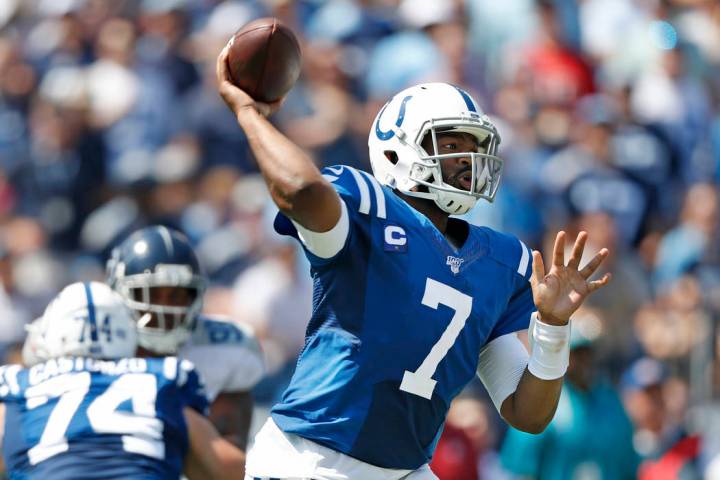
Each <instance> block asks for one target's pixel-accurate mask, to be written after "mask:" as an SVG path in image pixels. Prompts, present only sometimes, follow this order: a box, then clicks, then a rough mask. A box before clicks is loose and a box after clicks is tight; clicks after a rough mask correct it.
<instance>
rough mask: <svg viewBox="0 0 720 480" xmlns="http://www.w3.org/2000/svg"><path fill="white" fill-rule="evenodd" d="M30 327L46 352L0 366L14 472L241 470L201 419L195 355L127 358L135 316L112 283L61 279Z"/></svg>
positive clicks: (196, 474)
mask: <svg viewBox="0 0 720 480" xmlns="http://www.w3.org/2000/svg"><path fill="white" fill-rule="evenodd" d="M33 328H34V329H35V330H36V331H35V332H34V333H35V334H36V335H39V336H41V337H42V339H43V340H42V347H43V349H44V352H43V356H45V357H46V358H47V360H45V361H43V362H41V363H37V364H36V365H34V366H32V367H30V368H23V367H21V366H20V365H8V366H4V367H0V404H2V406H3V408H2V412H3V416H4V423H3V429H2V431H3V432H4V438H3V441H2V445H3V458H4V462H5V465H6V468H7V470H8V472H9V475H10V478H11V479H15V478H17V479H25V478H27V479H34V478H53V479H55V478H57V479H64V478H67V479H120V478H142V479H177V478H179V477H180V474H181V472H182V471H183V470H184V469H185V471H186V472H187V473H189V474H190V476H191V477H193V478H206V477H207V476H208V475H216V476H219V477H223V478H225V477H227V476H228V475H229V474H228V472H231V473H230V475H231V474H233V473H234V474H237V470H238V469H242V467H243V455H242V453H241V452H240V451H238V450H236V449H234V447H232V446H231V445H230V444H229V443H227V442H226V441H224V440H222V439H221V438H220V437H219V435H218V434H217V432H216V431H213V430H212V427H208V425H209V422H208V421H207V420H205V419H203V418H202V415H203V414H204V413H205V412H206V410H207V406H208V403H207V399H206V397H205V392H204V389H203V386H202V384H201V382H200V380H199V377H198V375H197V373H196V372H195V370H194V368H193V366H192V364H191V363H190V362H188V361H179V360H178V359H177V358H175V357H166V358H162V359H160V358H148V359H144V358H134V354H135V350H136V348H137V341H136V340H137V337H136V330H135V323H134V318H133V315H132V313H131V311H130V310H129V309H127V308H126V307H125V305H124V302H123V300H122V298H121V297H120V296H119V295H118V294H116V293H115V292H113V291H112V289H110V287H108V286H106V285H104V284H101V283H96V282H92V283H76V284H72V285H70V286H68V287H66V288H65V289H63V291H62V292H60V294H59V295H58V296H57V297H56V298H55V299H54V300H53V301H52V302H51V303H50V305H49V306H48V308H47V309H46V311H45V313H44V314H43V316H42V317H41V318H40V319H39V320H37V321H36V322H35V324H34V326H33ZM222 462H225V463H222ZM188 464H189V465H188Z"/></svg>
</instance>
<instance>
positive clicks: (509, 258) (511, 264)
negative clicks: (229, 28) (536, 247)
mask: <svg viewBox="0 0 720 480" xmlns="http://www.w3.org/2000/svg"><path fill="white" fill-rule="evenodd" d="M479 228H481V229H482V230H483V231H484V232H485V233H486V234H487V237H488V250H489V252H490V256H491V257H492V258H493V259H494V260H495V261H496V262H498V263H500V264H502V265H505V266H506V267H508V268H509V269H511V270H513V271H514V272H515V273H517V274H518V275H520V276H522V277H523V278H525V279H526V280H530V274H531V272H532V252H531V251H530V249H529V248H528V247H527V245H525V244H524V243H523V242H522V241H521V240H520V239H519V238H517V237H516V236H515V235H510V234H507V233H501V232H498V231H496V230H493V229H492V228H488V227H479Z"/></svg>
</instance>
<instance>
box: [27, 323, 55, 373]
mask: <svg viewBox="0 0 720 480" xmlns="http://www.w3.org/2000/svg"><path fill="white" fill-rule="evenodd" d="M25 330H26V331H27V336H26V337H25V342H24V343H23V348H22V362H23V365H25V366H26V367H32V366H33V365H36V364H38V363H41V362H44V361H45V360H48V359H49V358H50V356H49V355H48V353H47V348H45V342H44V338H43V335H42V317H39V318H36V319H35V320H33V321H32V322H31V323H29V324H28V325H25Z"/></svg>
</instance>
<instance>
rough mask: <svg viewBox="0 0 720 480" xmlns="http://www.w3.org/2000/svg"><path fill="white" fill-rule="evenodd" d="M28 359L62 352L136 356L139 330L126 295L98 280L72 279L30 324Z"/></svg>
mask: <svg viewBox="0 0 720 480" xmlns="http://www.w3.org/2000/svg"><path fill="white" fill-rule="evenodd" d="M28 328H29V330H30V332H29V335H28V339H27V341H26V342H30V343H29V344H28V343H26V347H28V348H29V349H32V352H29V353H31V354H32V355H31V357H30V358H28V359H27V360H26V361H29V362H31V363H37V362H39V361H44V360H47V359H50V358H57V357H62V356H79V357H92V358H99V359H117V358H124V357H134V356H135V350H136V349H137V332H136V329H135V320H134V317H133V313H132V311H131V310H130V309H129V308H128V307H127V306H126V305H125V302H124V301H123V298H122V297H121V296H120V295H119V294H117V293H116V292H114V291H113V290H112V289H111V288H110V287H109V286H107V285H105V284H104V283H99V282H89V283H83V282H78V283H73V284H72V285H69V286H67V287H65V288H64V289H63V290H62V291H61V292H60V293H59V294H58V295H57V296H56V297H55V298H54V299H53V300H52V301H51V302H50V304H49V305H48V306H47V308H46V309H45V312H44V313H43V315H42V317H40V318H39V319H37V320H35V321H34V322H33V323H32V324H31V325H30V326H29V327H28Z"/></svg>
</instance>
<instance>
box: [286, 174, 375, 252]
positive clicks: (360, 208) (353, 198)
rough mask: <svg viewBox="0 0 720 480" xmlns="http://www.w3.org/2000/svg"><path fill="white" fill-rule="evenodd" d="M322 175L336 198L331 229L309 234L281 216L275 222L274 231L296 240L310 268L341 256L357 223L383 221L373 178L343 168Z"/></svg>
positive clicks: (308, 231)
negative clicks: (336, 215)
mask: <svg viewBox="0 0 720 480" xmlns="http://www.w3.org/2000/svg"><path fill="white" fill-rule="evenodd" d="M322 173H323V177H325V179H326V180H328V181H329V182H330V183H331V184H332V185H333V187H334V188H335V190H336V191H337V193H338V195H340V200H341V202H340V203H341V209H342V211H341V214H340V219H339V220H338V223H337V225H335V227H333V228H332V229H330V230H328V231H327V232H313V231H311V230H308V229H306V228H304V227H303V226H302V225H299V224H297V223H295V222H294V221H292V220H290V219H289V218H287V217H286V216H285V215H283V214H282V213H279V214H278V216H277V218H276V219H275V230H276V231H277V232H278V233H280V234H283V235H290V236H293V237H295V238H297V239H298V240H300V242H301V243H302V244H303V246H304V247H305V251H306V252H307V253H308V258H309V260H310V263H312V264H314V265H320V264H324V263H328V262H330V261H332V260H333V259H335V258H337V257H338V256H339V255H341V254H342V252H343V251H344V250H345V249H346V248H347V245H348V244H349V243H350V238H351V236H352V235H353V231H354V230H355V228H354V227H355V226H356V224H357V223H359V222H367V221H368V220H369V219H371V218H372V217H377V218H381V219H384V218H386V207H385V192H384V191H383V189H382V187H381V186H380V183H379V182H378V181H377V180H376V179H375V177H373V176H372V175H370V174H369V173H367V172H363V171H361V170H356V169H354V168H352V167H346V166H334V167H326V168H324V169H323V170H322Z"/></svg>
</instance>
